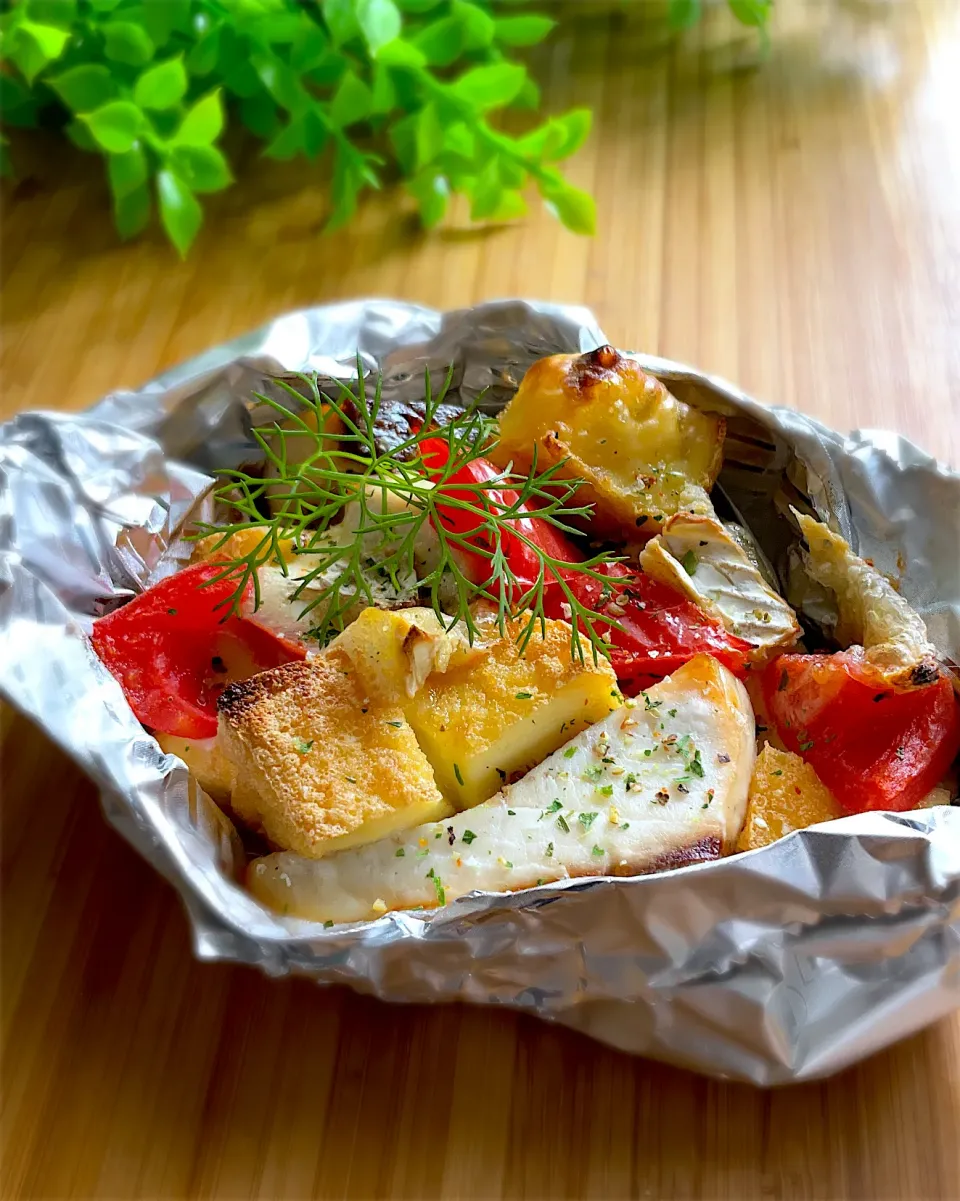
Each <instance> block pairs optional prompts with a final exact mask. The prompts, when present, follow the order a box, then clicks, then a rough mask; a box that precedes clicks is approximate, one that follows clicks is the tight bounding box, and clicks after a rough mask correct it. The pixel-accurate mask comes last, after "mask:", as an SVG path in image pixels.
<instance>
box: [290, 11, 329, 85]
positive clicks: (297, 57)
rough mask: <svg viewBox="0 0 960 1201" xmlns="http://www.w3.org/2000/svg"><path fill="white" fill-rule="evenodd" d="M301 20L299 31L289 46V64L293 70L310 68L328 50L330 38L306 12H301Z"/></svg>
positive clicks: (315, 64) (322, 57) (318, 61)
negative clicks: (301, 24)
mask: <svg viewBox="0 0 960 1201" xmlns="http://www.w3.org/2000/svg"><path fill="white" fill-rule="evenodd" d="M302 21H303V26H302V29H301V32H300V34H299V35H298V37H297V39H296V41H295V42H294V43H293V45H292V46H291V47H290V66H291V67H293V69H294V71H309V70H311V69H312V68H313V67H315V66H317V65H318V64H319V63H321V62H322V61H323V60H324V58H325V57H326V56H327V54H328V53H329V52H330V39H329V38H328V37H327V35H326V33H324V31H323V29H322V28H321V27H320V26H319V25H317V24H316V23H315V22H313V21H311V20H310V19H309V18H308V17H307V16H306V14H303V16H302Z"/></svg>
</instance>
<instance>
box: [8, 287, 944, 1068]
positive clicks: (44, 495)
mask: <svg viewBox="0 0 960 1201" xmlns="http://www.w3.org/2000/svg"><path fill="white" fill-rule="evenodd" d="M604 341H605V338H604V336H603V333H602V332H601V330H600V329H599V328H598V326H597V324H596V322H595V321H594V319H593V317H592V316H591V314H590V313H589V312H587V311H585V310H583V309H579V308H570V307H559V306H555V305H548V304H536V303H526V302H521V301H504V302H497V303H491V304H485V305H481V306H478V307H476V308H473V309H467V310H464V311H461V312H455V313H447V314H441V313H436V312H433V311H431V310H428V309H424V308H419V307H417V306H414V305H408V304H400V303H396V302H391V301H377V300H371V301H360V302H355V303H350V304H338V305H333V306H329V307H325V308H315V309H309V310H306V311H303V312H299V313H292V314H290V315H288V316H285V317H281V318H279V319H278V320H276V321H274V322H272V323H271V324H269V325H267V326H265V327H264V328H263V329H260V330H257V331H256V332H255V333H252V334H249V335H247V336H246V337H243V338H239V339H237V340H236V341H234V342H230V343H227V344H226V345H224V346H220V347H217V348H215V349H213V350H210V351H208V352H207V353H206V354H204V355H201V356H200V357H198V358H196V359H194V360H192V361H191V362H189V363H186V364H184V365H183V366H181V367H178V368H175V369H174V370H172V371H169V372H167V373H166V374H164V375H162V376H161V377H159V378H158V379H156V380H154V381H153V382H151V383H149V384H147V385H146V386H145V387H143V388H141V389H139V390H138V391H135V392H117V393H114V394H112V395H110V396H108V397H106V398H105V399H104V400H103V401H101V402H100V403H99V404H97V405H96V406H94V407H93V408H92V409H90V410H89V411H87V412H86V413H83V414H81V415H78V416H71V415H66V414H59V413H25V414H22V415H21V416H19V417H17V418H16V419H14V420H13V421H10V422H8V423H7V424H5V425H3V426H0V685H2V689H3V692H4V693H5V694H6V696H7V697H8V698H9V699H10V700H11V701H12V702H13V704H14V705H15V706H17V708H19V709H20V710H21V711H22V712H23V713H25V714H27V715H28V716H29V717H30V718H32V719H33V720H34V721H36V722H37V724H38V725H40V726H41V727H42V728H43V729H44V730H45V731H46V732H47V733H48V734H49V736H50V737H51V738H52V739H54V741H56V742H57V743H58V744H59V745H60V746H61V747H63V749H64V750H65V751H66V752H67V753H68V754H69V755H70V756H72V758H73V759H74V760H76V762H77V763H78V764H80V765H81V766H82V767H83V769H84V770H85V771H86V772H88V773H89V774H90V776H91V777H92V778H93V779H94V780H95V781H96V782H97V784H98V785H99V787H100V789H101V795H102V804H103V809H104V813H105V814H106V816H107V818H108V820H109V821H110V822H111V823H112V824H113V825H114V826H115V827H116V828H117V829H118V830H119V831H120V832H121V833H122V834H123V835H124V837H125V838H127V839H128V840H129V841H130V842H131V843H132V844H133V845H134V846H135V847H137V849H138V850H139V851H140V853H141V854H142V855H143V856H144V857H145V858H146V859H148V860H149V861H150V863H152V864H153V865H154V867H156V868H157V870H158V871H160V872H162V873H163V874H164V876H166V877H167V878H168V879H169V880H170V881H172V883H173V884H174V886H175V887H176V888H177V890H178V891H179V893H180V895H181V896H182V898H183V901H184V904H185V905H186V908H187V912H188V914H189V918H190V921H191V924H192V927H193V932H194V942H195V947H196V951H197V954H198V955H199V956H200V957H202V958H205V959H226V960H231V961H234V962H241V963H249V964H255V965H257V966H259V967H260V968H262V969H263V970H264V971H265V972H268V973H270V974H271V975H278V976H279V975H284V974H287V973H290V972H296V973H299V974H301V975H305V976H308V977H310V978H312V979H314V980H316V981H317V982H319V983H334V982H340V983H347V984H350V985H352V986H353V987H355V988H357V989H359V990H362V991H364V992H368V993H373V994H375V995H376V996H379V997H382V998H383V999H385V1000H390V1001H452V1000H464V1001H472V1002H478V1003H484V1004H494V1005H507V1006H511V1007H513V1008H518V1009H525V1010H528V1011H530V1012H533V1013H536V1014H538V1015H539V1016H540V1017H543V1018H546V1019H549V1020H552V1021H556V1022H560V1023H562V1024H564V1025H567V1026H571V1027H574V1028H576V1029H578V1030H581V1031H583V1032H585V1033H587V1034H589V1035H591V1036H592V1037H594V1038H597V1039H600V1040H602V1041H603V1042H606V1043H609V1044H611V1045H613V1046H616V1047H619V1048H622V1049H623V1050H625V1051H630V1052H633V1053H636V1054H642V1055H648V1056H653V1057H656V1058H658V1059H662V1060H666V1061H669V1062H672V1063H676V1064H681V1065H684V1066H686V1067H688V1068H693V1069H695V1070H697V1071H700V1072H704V1073H708V1074H710V1075H714V1076H721V1077H726V1078H731V1079H742V1080H750V1081H754V1082H756V1083H758V1084H779V1083H785V1082H789V1081H793V1080H801V1079H809V1078H812V1077H817V1076H823V1075H826V1074H828V1073H831V1072H834V1071H836V1070H838V1069H839V1068H841V1067H843V1066H844V1065H846V1064H849V1063H851V1062H853V1061H855V1060H857V1059H860V1058H861V1057H863V1056H865V1055H867V1054H869V1053H870V1052H872V1051H874V1050H877V1049H878V1048H880V1047H883V1046H885V1045H887V1044H888V1043H891V1042H893V1041H894V1040H895V1039H898V1038H902V1037H903V1036H904V1035H906V1034H909V1033H910V1032H912V1031H914V1030H917V1029H918V1028H920V1027H921V1026H924V1025H926V1024H927V1023H928V1022H931V1021H933V1020H934V1019H935V1018H938V1017H940V1016H941V1015H942V1014H945V1013H947V1012H949V1011H950V1010H951V1009H953V1008H954V1007H956V1006H957V1005H958V1004H960V808H956V807H953V808H951V807H940V808H936V809H927V810H923V811H920V812H916V813H907V814H881V813H867V814H863V815H860V816H854V817H848V818H844V819H842V820H840V821H836V822H831V823H829V824H827V825H825V826H820V827H816V828H813V829H809V830H804V831H799V832H797V833H794V834H791V835H790V836H789V837H787V838H785V839H783V840H782V841H781V842H778V843H776V844H774V845H773V846H769V847H765V848H763V849H761V850H758V851H753V852H750V853H748V854H745V855H738V856H734V857H732V858H729V859H725V860H721V861H719V862H716V863H709V864H701V865H698V866H694V867H689V868H684V869H680V870H677V871H673V872H667V873H664V874H661V875H656V876H645V877H639V878H636V879H586V880H585V879H578V880H575V881H570V882H567V883H562V884H555V885H546V886H542V887H540V888H535V889H532V890H529V891H527V892H523V893H518V894H513V895H489V894H483V895H474V896H470V897H465V898H462V899H460V900H458V901H455V902H453V903H452V904H450V905H448V906H447V907H446V908H444V909H441V910H438V911H436V912H434V913H427V912H419V913H407V914H405V913H389V914H385V915H384V916H383V917H381V918H379V919H378V920H376V921H371V922H368V923H364V924H357V925H355V926H342V927H336V928H333V929H329V930H325V929H323V928H322V927H321V926H319V925H317V924H314V923H310V922H305V921H302V920H298V919H292V918H285V917H280V916H277V915H276V914H274V913H272V912H270V911H268V910H266V909H265V908H263V907H262V906H261V905H260V904H259V903H257V902H256V901H254V900H253V898H252V897H250V896H249V895H248V894H247V893H246V892H244V891H243V889H242V888H241V887H240V886H239V885H238V884H237V883H236V879H237V875H238V868H239V867H240V865H241V864H242V858H243V852H242V849H241V846H240V842H239V839H238V838H237V835H236V832H235V831H234V829H233V826H232V825H231V823H230V821H229V820H228V819H227V818H226V817H224V816H223V814H221V812H220V811H219V809H217V807H216V806H215V805H214V804H213V803H212V802H211V801H210V800H209V799H208V798H207V797H206V796H205V795H204V794H203V793H202V792H200V790H199V789H198V788H197V787H196V785H195V784H194V783H193V782H192V781H191V779H190V776H189V774H188V772H187V769H186V768H185V767H184V765H183V763H182V762H181V761H180V760H179V759H177V758H176V757H175V756H172V755H165V754H164V753H163V752H162V751H161V750H160V749H159V747H158V746H157V743H156V742H155V741H154V739H153V738H152V737H151V736H150V735H149V734H147V733H145V732H144V730H143V728H142V727H141V726H140V724H139V722H138V721H137V720H136V719H135V718H134V716H133V714H132V713H131V711H130V709H129V707H128V705H127V703H126V701H125V699H124V697H123V694H122V692H121V690H120V687H119V685H118V684H117V683H116V682H115V681H114V679H113V678H112V676H111V675H110V674H109V673H108V672H107V671H106V669H105V668H104V667H103V666H102V665H101V664H100V662H99V660H98V659H97V658H96V656H95V655H94V654H93V652H92V650H91V648H90V646H89V643H88V641H87V638H86V635H87V633H88V632H89V630H90V628H91V622H92V620H93V618H94V617H95V616H97V615H99V614H100V613H103V612H105V611H106V610H108V609H110V608H113V607H115V605H116V604H117V603H119V602H120V601H122V600H123V599H124V598H126V597H129V596H131V595H133V594H135V593H136V592H137V591H138V590H140V589H142V588H143V587H144V586H145V585H146V584H148V583H149V582H150V581H152V580H153V579H156V578H158V577H159V576H160V575H163V574H166V573H168V572H170V571H172V570H175V569H176V566H177V564H178V562H179V561H180V560H182V558H183V555H184V545H183V543H182V542H180V541H179V535H180V532H181V529H182V526H183V523H184V521H185V519H187V518H188V517H195V516H196V515H197V514H198V513H201V512H203V510H204V508H205V502H204V501H203V499H202V498H203V496H204V493H205V492H206V490H207V489H208V487H209V484H210V477H209V474H208V473H209V471H210V470H211V469H212V468H215V467H218V466H228V465H235V464H237V463H239V462H242V461H247V460H249V459H250V458H251V457H253V455H254V450H253V443H252V442H251V439H250V437H249V429H250V425H251V421H256V420H257V419H258V413H257V403H256V401H255V400H253V399H252V398H251V393H252V392H254V391H255V390H258V389H259V390H262V389H263V388H264V387H269V380H270V377H271V376H276V375H280V374H283V373H286V372H293V371H310V372H312V371H317V372H319V373H320V374H321V375H323V376H328V377H339V378H344V379H348V378H351V377H353V376H354V375H355V373H356V366H357V354H358V351H359V355H360V362H361V365H362V368H363V370H364V372H370V371H373V370H376V369H380V370H382V371H383V372H384V392H385V395H387V396H397V397H406V398H416V397H419V396H421V395H422V392H421V389H422V383H423V374H424V369H425V368H426V367H429V368H430V369H431V372H432V373H433V374H434V376H435V377H436V376H438V375H439V376H442V375H443V374H444V373H445V371H446V369H447V367H448V366H449V364H450V363H453V365H454V372H455V374H454V387H455V391H456V392H457V393H458V394H459V396H460V397H461V398H463V399H467V400H469V399H473V398H475V397H476V396H477V395H478V394H480V393H481V392H484V390H488V391H486V394H485V397H484V404H485V405H489V406H490V407H491V408H496V407H498V405H500V404H502V403H503V401H504V400H505V399H506V398H508V397H509V396H510V395H511V394H512V391H513V390H514V389H515V387H516V385H517V384H518V383H519V380H520V379H521V377H522V375H523V373H524V371H525V370H526V368H527V367H528V366H529V365H530V363H532V362H533V361H534V360H535V359H537V358H539V357H541V356H542V355H546V354H551V353H556V352H562V351H583V350H590V349H593V348H594V347H596V346H598V345H600V344H602V343H603V342H604ZM636 357H637V358H638V359H639V361H640V362H641V363H642V365H643V366H644V367H645V368H646V369H647V370H650V371H652V372H654V373H655V374H656V375H658V376H660V377H661V378H662V379H663V380H665V381H666V382H667V383H668V385H669V386H670V388H671V389H672V390H673V391H674V392H675V393H676V395H678V396H679V397H680V398H681V399H683V400H685V401H688V402H690V403H694V404H699V405H701V406H703V407H707V408H710V409H714V410H719V411H722V412H723V413H725V414H726V415H727V417H728V441H727V458H726V462H725V466H724V470H723V472H722V474H721V477H720V481H719V485H720V488H719V491H720V505H721V509H722V508H723V507H726V508H727V509H728V512H726V513H723V512H721V515H722V516H725V517H736V516H739V518H740V519H741V520H742V521H743V522H744V523H745V524H747V525H748V526H749V528H750V530H751V531H752V533H753V535H754V536H755V538H756V539H757V541H758V542H759V544H760V546H761V548H762V549H763V550H764V551H765V553H766V556H767V557H768V559H769V560H770V562H771V563H772V564H773V565H774V567H775V568H776V570H777V572H778V575H779V578H780V584H781V587H782V588H783V589H785V590H786V591H787V593H788V595H789V596H791V597H792V598H793V599H794V600H795V601H799V602H800V603H802V604H803V607H804V610H805V611H806V612H807V614H808V615H809V616H811V617H813V618H820V617H823V616H825V615H828V614H827V612H826V609H825V602H824V598H823V597H822V596H818V595H817V594H816V592H815V591H814V590H812V589H811V588H810V586H809V584H808V583H807V582H806V581H805V580H804V579H803V578H802V575H801V574H800V566H799V559H798V556H797V555H796V551H795V544H796V533H795V530H794V527H792V526H791V524H790V521H789V519H788V517H787V515H786V514H787V513H788V505H790V504H794V505H796V506H798V507H806V508H807V509H808V510H810V511H815V512H816V513H817V514H818V515H819V516H820V517H821V519H823V520H826V521H828V522H829V523H830V524H831V525H832V526H833V527H834V528H835V529H837V530H838V531H839V532H840V533H842V534H843V536H844V537H845V538H847V539H848V540H849V541H850V543H851V545H852V546H853V547H854V549H855V550H857V551H858V552H859V553H860V554H862V555H864V556H866V557H869V558H871V559H872V560H873V561H874V562H875V563H876V565H877V566H878V567H879V568H880V569H881V570H883V571H885V572H887V573H889V574H891V575H893V576H894V577H897V578H899V579H901V581H902V591H903V593H904V595H905V596H906V597H907V598H908V599H909V600H910V601H911V602H912V603H913V604H914V606H915V607H916V608H917V609H918V611H919V612H920V613H921V614H922V615H923V617H924V618H925V620H926V622H927V627H928V630H929V634H930V637H931V639H932V641H933V642H934V643H935V644H936V646H937V647H938V649H939V651H940V652H941V654H942V655H943V656H944V657H945V658H946V659H947V660H949V661H952V662H953V663H956V662H957V661H958V660H960V474H958V473H956V472H951V471H950V470H948V469H947V468H946V467H944V466H943V465H940V464H938V463H937V462H935V461H934V460H933V459H932V458H930V457H929V456H928V455H926V454H924V453H923V452H922V451H920V450H919V449H918V448H917V447H916V446H914V445H912V444H911V443H909V442H907V441H906V440H904V439H903V438H900V437H898V436H896V435H895V434H892V433H883V432H875V431H859V432H855V433H853V434H851V435H849V436H847V437H844V436H841V435H839V434H835V433H833V432H832V431H830V430H828V429H827V428H825V427H824V426H822V425H821V424H819V423H818V422H816V421H813V420H811V419H810V418H808V417H804V416H802V415H800V414H798V413H794V412H792V411H790V410H787V409H781V408H769V407H766V406H764V405H761V404H759V403H758V402H757V401H754V400H752V399H750V398H749V397H747V396H744V395H743V394H742V393H740V392H738V391H737V390H736V389H735V388H734V387H732V386H730V385H729V384H726V383H724V382H723V381H720V380H717V379H713V378H711V377H709V376H704V375H701V374H698V373H697V372H695V371H692V370H689V369H687V368H683V367H680V366H678V365H677V364H674V363H669V362H666V361H664V360H661V359H655V358H650V357H647V356H644V355H637V356H636ZM7 920H8V921H16V920H17V915H16V914H8V915H7Z"/></svg>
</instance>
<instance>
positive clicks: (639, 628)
mask: <svg viewBox="0 0 960 1201" xmlns="http://www.w3.org/2000/svg"><path fill="white" fill-rule="evenodd" d="M449 456H450V447H449V444H448V443H447V441H446V440H445V439H444V438H442V437H437V438H429V439H425V440H424V442H423V443H422V445H421V457H422V459H423V461H424V463H425V465H426V466H427V467H428V469H431V470H433V471H434V472H435V473H436V474H437V475H439V473H440V471H441V470H442V468H443V467H444V466H445V465H446V464H447V463H448V461H449ZM500 475H502V472H501V471H500V469H499V468H498V467H496V466H495V465H494V464H493V463H490V462H488V461H487V460H486V459H474V460H472V461H471V462H469V463H466V464H464V466H463V467H461V468H460V469H459V470H458V471H455V472H453V473H452V474H451V475H450V476H449V477H448V478H447V479H446V480H444V481H443V482H442V483H440V484H439V485H438V487H439V489H440V491H442V492H444V493H448V494H449V497H450V500H451V502H455V501H456V500H458V499H459V498H463V499H464V500H469V501H470V502H471V503H473V504H483V505H484V506H485V507H488V508H490V509H492V510H493V511H495V512H496V511H500V512H503V511H504V510H507V509H509V508H511V507H512V506H514V505H516V503H517V498H518V497H517V493H516V492H515V491H514V490H513V489H510V488H501V489H497V490H489V491H485V492H484V494H483V500H482V501H478V499H477V496H476V492H475V490H474V491H473V492H471V491H470V490H469V489H470V487H471V486H473V485H476V484H477V483H482V482H487V481H489V480H494V479H497V478H498V477H499V476H500ZM437 508H438V513H439V517H440V520H441V521H442V523H443V526H444V528H445V529H447V530H449V531H450V532H451V533H455V534H458V535H460V536H461V537H463V538H464V539H466V540H467V542H469V543H470V544H472V545H474V546H476V547H477V548H478V549H479V550H485V551H492V550H494V546H493V545H492V543H491V540H490V536H489V533H488V532H487V530H486V529H484V528H483V525H482V523H481V521H480V520H479V519H478V518H477V517H475V516H474V515H473V514H471V513H467V512H464V511H463V510H462V509H460V508H458V507H457V505H456V504H455V503H451V504H446V505H445V504H443V503H440V504H438V506H437ZM536 513H537V511H536V509H535V508H532V507H530V506H529V505H526V506H523V508H522V514H523V515H522V516H518V517H515V518H510V519H509V521H508V522H507V523H506V524H507V527H508V528H507V530H505V531H504V532H503V534H502V536H501V547H502V550H503V553H504V555H505V556H506V558H507V562H508V563H509V565H510V568H511V570H512V571H513V573H514V576H515V578H516V585H515V587H514V590H513V591H514V595H513V596H512V597H511V600H513V601H516V600H517V599H518V598H520V597H522V595H523V593H524V592H525V591H527V590H528V589H529V588H531V587H532V586H533V584H534V583H535V581H536V580H537V577H538V574H539V569H540V561H539V558H538V556H537V555H536V554H535V553H534V552H533V551H532V550H531V549H530V547H529V546H528V545H527V543H526V542H525V541H524V538H526V539H529V541H530V542H532V543H533V544H534V545H535V546H537V547H539V549H540V550H542V551H544V552H545V553H546V554H548V555H549V556H550V557H551V558H554V559H560V560H563V561H564V562H567V563H578V562H581V561H582V559H583V556H582V555H581V554H580V552H579V550H578V549H577V547H576V545H575V544H574V543H573V542H571V541H570V539H569V538H567V537H566V536H565V535H564V534H563V532H562V531H560V530H558V529H557V528H556V527H555V526H553V525H551V524H550V523H549V522H547V521H544V520H542V519H541V518H538V517H537V515H536ZM514 530H515V531H516V532H517V534H516V535H515V534H514V533H512V531H514ZM517 535H522V537H519V536H517ZM459 549H460V554H461V556H462V561H463V562H464V568H465V570H466V571H467V572H469V573H470V576H471V578H472V580H473V582H474V583H476V584H481V585H483V584H487V583H488V581H489V577H490V559H489V558H488V557H486V556H484V555H482V554H471V552H470V551H469V549H466V548H463V547H461V548H459ZM604 574H605V575H606V576H607V577H608V578H609V580H610V581H611V582H610V584H605V583H603V582H601V581H600V580H596V579H594V578H593V577H592V576H589V575H586V574H585V573H584V572H582V571H577V570H576V568H570V569H565V570H562V571H561V572H560V578H562V580H563V583H564V584H566V585H567V587H568V588H569V589H570V591H571V592H572V593H573V595H574V597H575V598H576V599H577V601H579V602H580V603H581V604H583V605H585V606H586V607H588V608H590V609H591V610H593V611H594V612H596V611H599V610H600V609H601V608H602V605H603V604H604V603H606V604H611V603H612V608H611V609H610V610H609V612H610V616H611V618H612V619H613V620H615V621H616V622H617V624H618V626H619V627H620V628H619V629H615V628H613V627H611V626H604V625H599V627H598V628H599V629H600V631H601V632H609V634H610V643H611V647H612V653H611V663H612V664H613V668H614V670H615V671H616V673H617V676H618V678H619V679H621V680H623V681H628V682H631V681H632V682H633V683H634V684H636V685H637V686H638V687H644V688H645V687H648V686H649V685H650V684H651V683H655V682H656V681H657V680H659V679H662V678H663V677H664V676H667V675H669V674H670V673H671V672H673V671H676V670H677V668H678V667H682V666H683V664H684V663H686V662H688V661H689V660H690V659H692V658H693V656H694V655H699V654H708V655H713V656H714V657H715V658H717V659H719V660H720V662H721V663H723V664H724V666H725V667H729V668H730V670H731V671H733V672H736V673H737V674H738V675H742V674H743V673H744V672H745V671H746V668H747V655H748V654H749V653H750V651H751V650H752V649H753V648H752V646H751V644H750V643H749V642H745V641H744V640H743V639H742V638H737V637H735V636H734V635H733V634H728V633H727V631H726V630H725V629H724V627H723V626H722V625H721V624H720V623H719V622H717V621H714V620H713V619H712V618H711V617H708V616H707V614H706V613H704V612H703V610H702V609H700V608H699V607H698V606H697V605H695V604H694V603H693V602H692V601H690V600H688V599H687V598H686V597H685V596H683V595H682V594H681V593H679V592H676V591H674V589H672V588H669V587H668V586H667V585H665V584H661V583H659V582H658V581H656V580H652V579H651V578H650V577H649V576H645V575H643V574H642V573H638V572H634V571H631V570H629V569H628V568H626V567H624V565H623V564H622V563H611V564H609V565H608V566H607V567H605V568H604ZM604 590H606V591H607V592H608V593H609V596H608V597H607V599H606V601H605V602H604V601H601V593H602V592H603V591H604ZM544 612H545V613H546V615H547V616H548V617H554V618H567V619H569V617H570V611H569V604H568V602H567V598H566V596H565V594H564V591H563V588H562V587H561V586H560V582H559V579H557V578H556V577H554V578H553V579H552V580H547V581H546V587H545V590H544Z"/></svg>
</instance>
